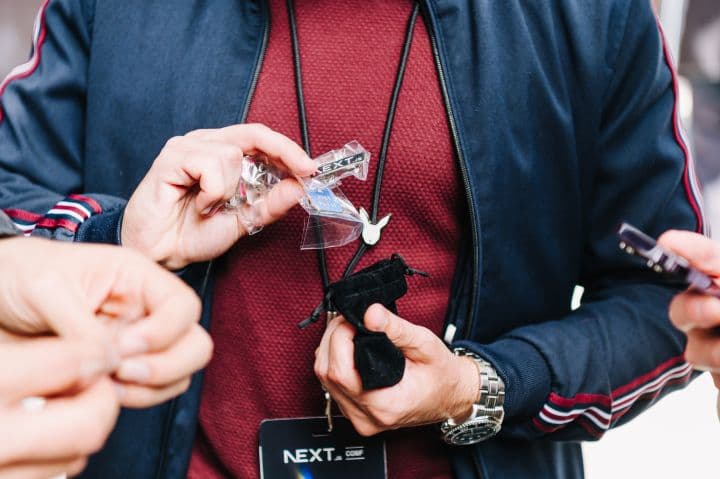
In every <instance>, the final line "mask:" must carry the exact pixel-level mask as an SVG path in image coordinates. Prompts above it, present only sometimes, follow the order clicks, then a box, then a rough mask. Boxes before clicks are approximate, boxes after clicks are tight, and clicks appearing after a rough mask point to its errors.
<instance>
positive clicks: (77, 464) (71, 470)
mask: <svg viewBox="0 0 720 479" xmlns="http://www.w3.org/2000/svg"><path fill="white" fill-rule="evenodd" d="M87 461H88V460H87V457H81V458H79V459H76V460H75V461H73V462H71V463H70V465H68V468H67V471H65V472H66V474H67V475H68V476H77V475H78V474H80V473H81V472H82V471H83V470H84V469H85V467H86V466H87Z"/></svg>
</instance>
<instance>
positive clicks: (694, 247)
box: [658, 231, 720, 388]
mask: <svg viewBox="0 0 720 479" xmlns="http://www.w3.org/2000/svg"><path fill="white" fill-rule="evenodd" d="M658 243H659V244H660V245H661V246H662V247H663V248H667V249H669V250H670V251H673V252H675V253H677V254H679V255H680V256H683V257H684V258H686V259H687V260H688V261H689V262H690V264H691V265H692V266H693V267H695V268H697V269H699V270H700V271H702V272H704V273H706V274H708V275H710V276H713V277H718V276H720V245H718V244H717V243H714V242H713V241H712V240H710V239H709V238H706V237H705V236H702V235H699V234H695V233H690V232H687V231H668V232H667V233H665V234H663V235H662V236H661V237H660V239H659V240H658ZM717 283H718V285H720V282H717ZM670 319H671V320H672V322H673V324H675V326H676V327H677V328H678V329H680V330H682V331H684V332H685V333H686V334H687V337H688V342H687V348H686V350H685V358H686V359H687V361H688V362H689V363H691V364H693V365H694V366H695V367H696V368H698V369H704V370H708V371H710V372H711V373H712V376H713V380H714V381H715V386H716V387H718V388H720V333H718V330H716V328H717V327H718V326H720V299H718V298H715V297H712V296H708V295H706V294H702V293H699V292H697V291H693V290H688V291H685V292H684V293H682V294H680V295H678V296H676V297H675V299H674V300H673V302H672V303H671V304H670Z"/></svg>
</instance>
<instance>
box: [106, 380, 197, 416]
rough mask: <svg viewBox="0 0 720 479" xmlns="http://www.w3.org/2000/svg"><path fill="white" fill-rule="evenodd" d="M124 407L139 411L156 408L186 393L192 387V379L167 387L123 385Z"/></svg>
mask: <svg viewBox="0 0 720 479" xmlns="http://www.w3.org/2000/svg"><path fill="white" fill-rule="evenodd" d="M120 387H121V388H122V396H121V403H122V405H123V407H128V408H133V409H139V408H146V407H151V406H156V405H158V404H162V403H164V402H165V401H168V400H170V399H172V398H174V397H176V396H179V395H180V394H182V393H184V392H185V391H187V390H188V388H189V387H190V378H184V379H181V380H180V381H178V382H176V383H173V384H171V385H169V386H165V387H153V386H139V385H137V384H125V383H123V384H121V385H120Z"/></svg>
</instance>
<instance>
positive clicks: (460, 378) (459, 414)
mask: <svg viewBox="0 0 720 479" xmlns="http://www.w3.org/2000/svg"><path fill="white" fill-rule="evenodd" d="M453 359H454V361H455V365H454V370H455V371H456V372H457V379H456V386H455V393H454V394H452V395H450V400H451V404H450V406H449V408H448V414H447V417H450V418H452V419H453V420H454V421H456V422H458V423H460V422H463V421H464V420H465V419H466V418H468V417H469V416H470V415H471V414H472V411H473V405H474V404H476V403H477V402H478V401H479V400H480V372H479V370H478V367H477V364H476V363H475V361H474V360H473V359H472V358H470V357H467V356H456V355H454V354H453ZM447 417H446V418H445V419H447Z"/></svg>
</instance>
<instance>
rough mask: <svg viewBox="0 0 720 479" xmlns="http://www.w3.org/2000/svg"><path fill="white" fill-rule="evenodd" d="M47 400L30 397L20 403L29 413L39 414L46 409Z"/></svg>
mask: <svg viewBox="0 0 720 479" xmlns="http://www.w3.org/2000/svg"><path fill="white" fill-rule="evenodd" d="M46 403H47V400H46V399H45V398H42V397H38V396H30V397H26V398H24V399H23V400H22V401H20V407H22V408H23V410H24V411H27V412H38V411H42V410H43V409H44V408H45V404H46Z"/></svg>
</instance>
